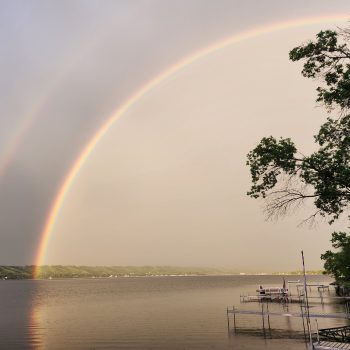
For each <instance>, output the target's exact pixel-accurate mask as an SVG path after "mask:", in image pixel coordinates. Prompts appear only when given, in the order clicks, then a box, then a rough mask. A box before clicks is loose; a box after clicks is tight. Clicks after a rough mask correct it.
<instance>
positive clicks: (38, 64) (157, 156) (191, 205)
mask: <svg viewBox="0 0 350 350" xmlns="http://www.w3.org/2000/svg"><path fill="white" fill-rule="evenodd" d="M0 5H1V11H0V23H1V31H0V40H1V43H2V44H1V46H0V70H1V80H0V92H1V94H0V96H1V103H0V239H1V244H0V264H30V263H33V262H34V260H35V259H34V257H35V254H36V250H37V247H38V244H39V240H40V234H41V232H42V230H43V226H44V222H45V218H46V217H47V215H48V212H49V209H50V205H51V203H52V201H53V199H54V198H55V196H56V193H57V191H58V189H59V187H60V184H61V183H62V181H63V180H64V178H65V175H66V173H67V171H68V170H69V168H70V166H71V165H72V163H73V162H74V160H75V159H76V157H77V156H78V154H79V153H80V152H81V150H82V149H83V148H84V146H85V144H86V143H87V142H88V141H89V139H90V138H91V136H92V135H93V133H94V132H95V131H96V130H97V129H98V128H99V126H101V125H102V124H103V122H104V121H106V120H107V118H108V116H110V115H111V113H112V112H113V111H114V110H116V109H117V108H118V106H120V105H121V104H122V103H123V101H125V100H126V99H127V98H128V96H130V95H132V94H133V93H134V92H135V91H136V90H137V89H138V88H139V87H140V86H142V85H144V84H145V83H146V82H147V81H148V80H150V79H152V78H154V77H155V76H157V75H158V74H159V73H160V72H162V71H164V70H165V69H166V68H167V67H169V66H171V65H173V64H174V63H176V62H177V61H179V60H180V59H182V58H184V57H186V56H189V55H191V53H194V52H196V51H198V49H201V48H204V47H208V46H210V45H211V44H214V43H216V42H218V41H220V40H222V39H223V38H225V37H228V36H232V35H235V34H237V33H239V32H242V31H245V30H249V29H253V28H256V27H263V26H264V25H268V24H271V23H276V22H284V21H287V20H293V19H296V20H297V19H301V18H305V17H317V16H326V15H331V14H342V13H343V14H345V15H346V14H348V13H350V6H349V4H348V1H345V0H344V1H319V0H317V1H316V0H315V1H307V2H305V1H293V2H290V1H280V0H278V1H277V0H276V1H271V0H266V1H257V0H255V1H253V0H251V1H238V0H235V1H232V0H231V1H203V0H198V1H194V0H190V1H188V0H186V1H163V0H162V1H153V0H150V1H106V0H105V1H71V0H70V1H45V2H43V1H1V2H0ZM336 25H343V26H344V25H346V23H344V22H342V23H333V24H331V23H330V24H329V25H327V27H331V28H335V26H336ZM322 28H325V25H324V24H323V25H322V24H320V25H312V26H304V27H300V28H295V29H288V30H283V31H278V32H274V33H271V34H265V35H262V36H259V37H256V38H252V39H249V40H246V41H244V42H242V43H239V44H236V45H232V46H229V47H226V48H225V49H223V50H220V51H218V52H215V53H213V54H211V55H208V56H206V57H204V58H202V59H200V60H198V61H196V62H194V63H193V64H191V65H190V66H188V67H186V68H185V69H183V70H181V71H180V72H178V73H177V74H175V75H174V76H173V77H171V78H170V79H168V80H167V81H165V82H163V83H162V84H161V85H160V86H158V87H157V88H155V89H153V90H152V91H151V92H150V93H148V94H147V95H146V96H144V97H143V98H142V99H141V100H139V101H138V102H137V103H136V104H135V105H134V106H133V107H132V108H131V109H130V110H129V111H128V112H127V113H126V114H125V115H124V116H123V117H122V118H121V119H120V120H119V121H118V122H116V123H115V125H114V126H113V127H112V128H111V130H110V131H109V132H108V133H107V135H106V136H105V137H104V138H103V140H101V142H100V143H99V145H98V146H97V147H96V149H95V151H94V152H93V154H92V155H91V156H90V158H89V159H88V161H87V163H86V164H85V166H84V167H83V169H82V170H81V172H80V174H79V176H78V178H77V179H76V181H75V182H74V185H73V186H72V189H71V191H70V192H69V194H68V196H67V198H66V200H65V202H64V205H63V207H62V209H61V212H60V216H59V217H58V220H57V223H56V225H55V227H54V229H53V232H52V236H51V241H50V245H49V248H48V252H47V261H46V262H47V263H55V264H56V263H60V264H94V265H104V264H107V265H145V264H157V265H194V266H217V267H218V266H223V267H231V268H235V269H237V270H243V271H245V270H261V269H265V270H269V271H271V270H276V264H275V263H276V260H278V261H280V262H281V263H280V264H279V265H278V266H279V268H280V269H283V270H293V269H298V268H299V261H298V259H299V251H300V249H301V248H304V249H305V251H306V253H307V257H308V259H309V267H310V268H319V267H321V263H320V261H319V255H320V253H321V252H323V251H324V250H325V249H327V248H328V247H329V237H330V233H331V232H332V230H333V229H334V228H333V227H329V226H327V225H326V224H324V223H320V224H319V225H318V226H317V227H314V228H313V229H309V228H308V227H301V228H298V227H297V225H298V223H299V222H300V220H301V219H302V218H303V217H305V216H306V215H307V212H308V210H309V209H308V208H305V210H301V211H300V212H298V213H296V215H292V216H290V217H288V218H286V219H283V220H280V221H278V222H266V221H265V218H264V215H263V213H262V210H261V205H262V203H259V202H257V201H254V200H252V199H249V198H248V197H246V195H245V193H246V191H247V190H248V189H249V173H248V169H246V167H245V155H246V153H247V152H248V151H249V150H250V149H251V148H252V147H254V145H255V144H256V143H257V142H258V140H259V138H261V137H262V136H265V135H270V134H273V135H276V136H279V135H281V136H291V137H293V138H294V139H295V140H296V142H297V145H298V146H300V148H302V149H304V150H306V151H310V150H311V149H312V147H313V145H312V138H311V136H312V134H313V133H315V131H316V130H317V127H318V125H319V124H320V123H321V122H322V121H323V120H324V119H325V112H324V110H323V109H321V108H315V102H314V100H315V91H314V90H315V86H316V85H315V83H314V82H311V81H307V80H306V79H303V78H302V77H301V75H300V65H298V64H294V63H291V62H289V61H288V51H289V50H290V49H291V48H292V47H294V46H295V45H298V44H300V43H301V42H304V41H305V40H307V39H309V38H312V36H313V35H314V34H315V33H317V31H318V30H320V29H322ZM337 225H338V226H337V227H340V228H346V226H347V225H346V222H345V221H341V222H339V223H338V224H337Z"/></svg>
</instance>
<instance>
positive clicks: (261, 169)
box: [247, 30, 350, 223]
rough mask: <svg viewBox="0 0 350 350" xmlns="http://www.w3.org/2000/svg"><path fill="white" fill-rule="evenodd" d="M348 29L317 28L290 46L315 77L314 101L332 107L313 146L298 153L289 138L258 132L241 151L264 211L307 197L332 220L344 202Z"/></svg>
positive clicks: (349, 101) (279, 211) (349, 194)
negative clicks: (255, 142)
mask: <svg viewBox="0 0 350 350" xmlns="http://www.w3.org/2000/svg"><path fill="white" fill-rule="evenodd" d="M349 43H350V32H349V31H348V30H339V31H330V30H326V31H321V32H319V33H318V34H317V36H316V40H315V41H310V42H308V43H306V44H305V45H302V46H298V47H296V48H294V49H293V50H291V51H290V53H289V57H290V59H291V60H292V61H299V60H302V61H304V65H303V70H302V74H303V76H305V77H307V78H317V79H319V81H320V82H321V86H319V87H318V88H317V94H318V95H317V100H316V101H317V102H319V103H322V104H323V105H324V106H325V107H326V109H327V111H328V112H331V111H334V110H335V109H337V113H336V114H337V117H336V118H331V117H329V118H328V119H327V121H326V122H325V123H324V124H323V125H321V127H320V130H319V132H318V134H317V135H315V136H314V138H315V143H316V144H317V145H318V149H317V151H316V152H314V153H312V154H310V155H303V154H302V153H300V152H298V150H297V148H296V146H295V144H294V143H293V141H292V140H291V139H290V138H275V137H272V136H270V137H264V138H263V139H262V140H261V141H260V143H259V144H258V145H257V146H256V147H255V148H254V149H253V150H252V151H251V152H249V153H248V155H247V158H248V160H247V165H249V167H250V172H251V177H252V186H251V189H250V191H249V192H248V195H249V196H251V197H253V198H265V199H266V212H267V216H268V217H272V216H279V215H283V214H285V213H287V212H288V211H289V210H290V209H292V208H295V207H296V206H299V205H300V204H302V203H303V202H304V201H305V200H307V199H311V200H312V201H313V203H314V205H315V212H314V213H313V215H311V216H310V217H309V218H307V219H311V218H314V217H315V216H317V215H321V216H327V217H328V219H329V222H330V223H332V222H333V221H334V220H336V219H337V218H338V217H339V215H340V214H341V213H343V212H344V210H346V209H347V208H348V206H349V204H350V114H347V112H348V109H349V107H350V50H349V47H348V44H349Z"/></svg>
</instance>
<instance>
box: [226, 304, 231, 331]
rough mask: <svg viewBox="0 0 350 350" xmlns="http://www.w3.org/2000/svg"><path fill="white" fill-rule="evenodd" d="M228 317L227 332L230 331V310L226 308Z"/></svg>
mask: <svg viewBox="0 0 350 350" xmlns="http://www.w3.org/2000/svg"><path fill="white" fill-rule="evenodd" d="M226 316H227V330H228V331H230V316H229V315H228V308H226Z"/></svg>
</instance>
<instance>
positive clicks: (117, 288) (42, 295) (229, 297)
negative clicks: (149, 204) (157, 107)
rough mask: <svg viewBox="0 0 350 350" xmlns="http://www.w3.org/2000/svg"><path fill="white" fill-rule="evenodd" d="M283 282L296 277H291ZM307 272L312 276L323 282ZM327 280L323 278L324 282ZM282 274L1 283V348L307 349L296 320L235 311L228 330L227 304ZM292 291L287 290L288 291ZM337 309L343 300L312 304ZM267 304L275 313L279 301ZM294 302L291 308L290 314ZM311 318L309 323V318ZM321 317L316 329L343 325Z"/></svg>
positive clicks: (253, 306)
mask: <svg viewBox="0 0 350 350" xmlns="http://www.w3.org/2000/svg"><path fill="white" fill-rule="evenodd" d="M289 279H295V277H290V278H289ZM326 280H327V277H324V276H313V277H310V279H309V282H311V281H326ZM328 281H329V279H328ZM258 284H263V285H266V286H267V285H269V286H272V285H277V286H281V284H282V278H281V277H280V276H206V277H148V278H116V279H79V280H78V279H76V280H71V279H69V280H68V279H66V280H48V281H0V348H1V349H26V348H28V349H237V350H240V349H252V350H254V349H281V348H282V347H283V349H295V350H297V349H303V350H304V349H306V347H305V344H304V343H303V336H302V334H303V333H302V332H301V330H302V321H301V319H292V320H291V319H285V318H280V317H275V318H271V328H272V330H271V333H269V332H266V333H265V336H264V332H263V329H262V321H261V318H260V317H257V316H245V315H244V316H243V315H240V316H237V327H238V329H237V331H236V332H234V331H233V330H230V331H228V329H227V319H226V307H227V306H228V305H235V306H240V307H243V308H251V309H256V308H258V307H259V304H256V303H245V304H243V305H240V302H239V295H240V293H243V292H249V291H254V290H255V289H256V287H257V285H258ZM292 291H293V290H292ZM312 306H313V309H312V310H315V311H320V310H322V308H323V311H325V312H341V311H342V310H343V309H342V306H341V305H330V304H326V305H324V306H323V307H321V305H318V304H314V305H312ZM271 309H276V310H281V306H280V305H271ZM293 310H294V311H297V310H299V306H298V305H296V304H293V305H291V306H289V311H293ZM313 322H314V321H313ZM344 322H345V321H342V320H319V326H320V328H322V327H323V326H337V325H343V324H345V323H344Z"/></svg>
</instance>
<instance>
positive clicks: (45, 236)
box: [34, 14, 350, 278]
mask: <svg viewBox="0 0 350 350" xmlns="http://www.w3.org/2000/svg"><path fill="white" fill-rule="evenodd" d="M349 17H350V16H349V15H345V14H334V15H328V16H322V17H313V18H303V19H298V20H291V21H286V22H283V23H274V24H270V25H267V26H263V27H259V28H254V29H251V30H248V31H245V32H241V33H238V34H236V35H233V36H230V37H228V38H225V39H223V40H221V41H219V42H217V43H215V44H213V45H211V46H208V47H206V48H204V49H202V50H199V51H197V52H195V53H194V54H192V55H190V56H188V57H186V58H184V59H182V60H180V61H179V62H177V63H175V64H174V65H172V66H170V67H169V68H168V69H166V70H165V71H163V72H162V73H160V74H159V75H158V76H156V77H155V78H153V79H152V80H150V81H149V82H148V83H147V84H145V85H144V86H142V87H141V88H140V89H139V90H137V91H136V92H135V93H134V94H133V95H132V96H130V97H129V98H128V99H127V100H126V101H125V102H124V103H123V104H122V105H121V106H120V107H119V108H118V109H117V110H116V111H115V112H114V113H113V114H112V115H111V116H110V117H109V118H108V119H107V121H106V122H105V123H104V124H103V125H102V126H101V128H100V129H99V130H98V131H97V132H96V133H95V134H94V135H93V137H92V138H91V139H90V141H89V142H88V144H87V145H86V146H85V148H84V149H83V151H82V152H81V154H80V155H79V157H78V158H77V159H76V161H75V162H74V164H73V166H72V167H71V169H70V170H69V172H68V174H67V175H66V177H65V178H64V181H63V182H62V184H61V186H60V188H59V191H58V192H57V195H56V196H55V198H54V200H53V202H52V205H51V207H50V211H49V213H48V216H47V219H46V221H45V224H44V228H43V231H42V233H41V238H40V242H39V247H38V250H37V254H36V259H35V265H36V268H35V271H34V277H35V278H38V277H39V274H40V265H42V264H43V262H44V260H45V252H46V248H47V245H48V242H49V238H50V234H51V232H52V230H53V227H54V225H55V222H56V219H57V216H58V215H59V212H60V208H61V207H62V204H63V202H64V200H65V197H66V195H67V193H68V191H69V189H70V187H71V186H72V184H73V182H74V180H75V178H76V177H77V175H78V173H79V171H80V169H81V168H82V166H83V165H84V163H85V161H86V159H87V158H88V157H89V155H90V154H91V152H92V151H93V150H94V148H95V147H96V145H97V144H98V142H99V140H100V139H101V138H102V137H103V136H104V135H105V134H106V133H107V131H108V130H109V129H110V128H111V127H112V125H113V124H114V123H115V122H116V121H117V120H118V119H119V118H120V117H121V116H122V115H123V114H124V113H125V112H126V111H128V110H129V109H130V108H131V107H132V106H133V105H134V104H135V103H136V102H137V101H139V100H140V99H141V98H142V97H143V96H145V95H146V94H147V93H148V92H149V91H151V90H152V89H154V88H155V87H157V86H158V85H159V84H160V83H162V82H164V81H165V80H166V79H168V78H169V77H170V76H172V75H173V74H175V73H177V72H178V71H179V70H181V69H183V68H184V67H186V66H188V65H190V64H191V63H193V62H195V61H197V60H198V59H200V58H202V57H204V56H206V55H208V54H210V53H213V52H215V51H217V50H220V49H223V48H225V47H227V46H229V45H233V44H236V43H239V42H242V41H244V40H247V39H250V38H255V37H258V36H261V35H264V34H268V33H272V32H276V31H280V30H284V29H289V28H295V27H302V26H306V25H313V24H322V23H332V22H340V21H347V20H348V18H349Z"/></svg>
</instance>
